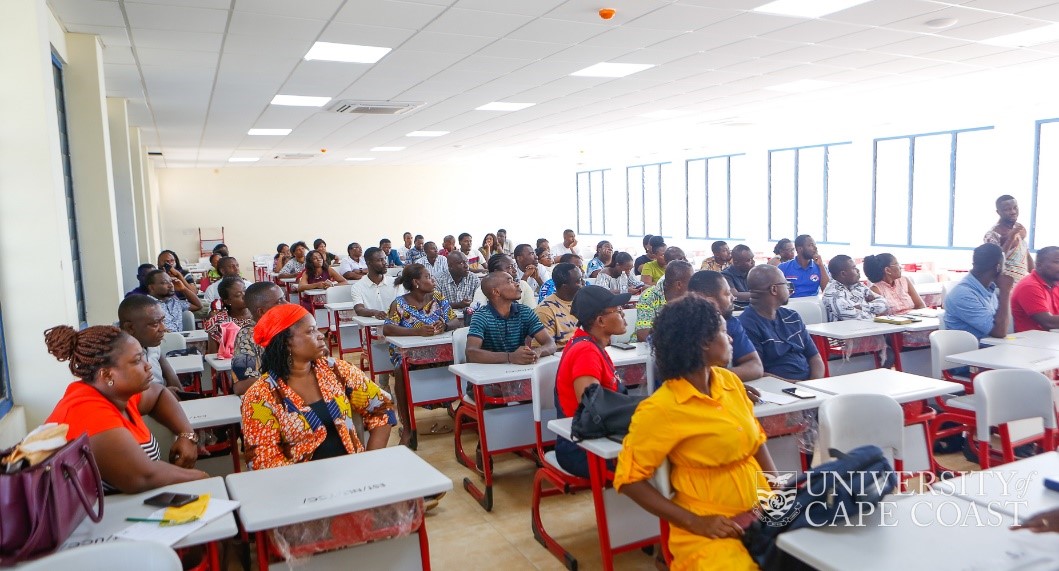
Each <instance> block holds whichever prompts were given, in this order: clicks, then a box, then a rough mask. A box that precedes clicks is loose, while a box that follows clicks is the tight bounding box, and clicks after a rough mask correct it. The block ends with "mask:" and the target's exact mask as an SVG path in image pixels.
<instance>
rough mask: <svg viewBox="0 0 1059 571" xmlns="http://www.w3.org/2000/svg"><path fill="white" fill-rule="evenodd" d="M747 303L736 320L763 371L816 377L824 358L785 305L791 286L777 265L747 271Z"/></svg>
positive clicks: (791, 376) (797, 378)
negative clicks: (748, 295) (759, 361)
mask: <svg viewBox="0 0 1059 571" xmlns="http://www.w3.org/2000/svg"><path fill="white" fill-rule="evenodd" d="M747 285H748V286H749V287H750V306H749V307H747V308H746V311H744V312H743V314H742V315H740V316H739V322H740V323H742V324H743V329H745V330H746V334H747V336H748V337H750V341H751V342H752V343H753V344H754V348H755V349H757V353H758V355H759V356H760V357H761V362H762V365H764V367H765V374H766V375H771V376H773V377H778V378H781V379H786V380H789V381H804V380H806V379H819V378H820V377H823V376H824V361H823V359H821V358H820V353H819V352H818V351H817V350H816V345H815V344H814V343H813V341H812V339H811V338H810V337H809V332H808V331H806V330H805V324H804V323H802V318H801V317H799V316H798V313H797V312H795V311H793V310H790V309H787V308H786V307H783V306H784V305H787V300H788V299H790V297H791V293H792V292H793V290H794V288H793V286H792V285H791V283H790V282H788V281H787V279H786V278H785V277H784V276H783V272H781V271H780V270H779V268H777V267H776V266H770V265H767V264H765V265H760V266H755V267H754V268H753V269H751V270H750V273H749V274H747Z"/></svg>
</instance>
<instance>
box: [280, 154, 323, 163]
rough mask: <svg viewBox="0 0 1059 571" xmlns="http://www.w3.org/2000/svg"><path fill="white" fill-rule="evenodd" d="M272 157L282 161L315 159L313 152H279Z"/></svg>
mask: <svg viewBox="0 0 1059 571" xmlns="http://www.w3.org/2000/svg"><path fill="white" fill-rule="evenodd" d="M272 158H274V159H280V160H284V161H299V160H305V159H315V158H316V154H315V153H280V154H278V155H276V156H274V157H272Z"/></svg>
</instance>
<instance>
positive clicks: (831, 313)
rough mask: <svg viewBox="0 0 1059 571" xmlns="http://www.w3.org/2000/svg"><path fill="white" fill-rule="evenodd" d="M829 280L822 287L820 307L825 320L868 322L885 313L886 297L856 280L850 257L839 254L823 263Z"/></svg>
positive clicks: (854, 265) (853, 264) (855, 270)
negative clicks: (824, 310) (821, 303)
mask: <svg viewBox="0 0 1059 571" xmlns="http://www.w3.org/2000/svg"><path fill="white" fill-rule="evenodd" d="M827 270H828V272H830V273H831V281H830V282H829V283H828V284H827V287H826V288H824V296H823V300H824V308H825V309H826V310H827V320H828V321H848V320H854V319H856V320H861V321H871V320H873V319H875V317H876V316H877V315H886V310H887V309H889V305H887V303H886V300H885V299H883V297H882V296H881V295H879V294H877V293H875V292H873V291H871V290H870V289H868V286H866V285H864V284H862V283H860V269H858V268H857V264H856V263H854V262H853V258H850V257H849V256H844V255H841V254H839V255H838V256H835V257H834V258H831V261H830V262H828V264H827Z"/></svg>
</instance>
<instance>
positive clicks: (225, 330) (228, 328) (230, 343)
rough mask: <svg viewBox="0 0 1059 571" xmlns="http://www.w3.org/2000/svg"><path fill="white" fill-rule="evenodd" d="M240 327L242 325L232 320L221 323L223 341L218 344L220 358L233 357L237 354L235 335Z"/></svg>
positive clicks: (218, 356)
mask: <svg viewBox="0 0 1059 571" xmlns="http://www.w3.org/2000/svg"><path fill="white" fill-rule="evenodd" d="M240 329H242V327H239V325H237V324H236V323H235V322H232V321H225V322H224V323H222V324H221V342H220V343H218V344H217V358H218V359H231V358H232V355H234V354H235V336H236V335H238V334H239V330H240Z"/></svg>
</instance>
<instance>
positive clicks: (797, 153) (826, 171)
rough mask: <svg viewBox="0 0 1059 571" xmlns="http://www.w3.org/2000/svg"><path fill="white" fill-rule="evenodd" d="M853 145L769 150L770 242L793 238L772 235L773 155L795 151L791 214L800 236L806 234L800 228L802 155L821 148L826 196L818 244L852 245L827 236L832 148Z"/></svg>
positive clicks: (824, 197)
mask: <svg viewBox="0 0 1059 571" xmlns="http://www.w3.org/2000/svg"><path fill="white" fill-rule="evenodd" d="M852 144H853V141H838V142H834V143H819V144H815V145H800V146H797V147H785V148H782V149H769V151H768V237H769V238H768V239H769V241H770V242H775V241H777V240H779V239H781V238H791V237H790V236H774V235H773V234H772V153H782V152H787V151H794V208H792V209H791V212H792V213H793V216H794V235H795V236H799V235H801V234H804V233H805V232H801V231H800V229H799V228H798V193H799V189H798V178H799V177H798V175H799V174H800V173H799V171H800V170H801V164H800V154H801V151H802V150H804V149H819V148H823V149H824V164H823V168H824V176H823V181H824V188H823V193H824V194H823V201H822V202H823V216H822V217H821V220H823V227H822V232H823V234H822V235H821V236H820V240H819V241H818V242H817V243H818V244H833V245H837V246H848V245H850V242H834V241H830V240H828V236H827V220H828V215H827V207H828V194H829V191H830V188H829V187H830V180H831V175H830V172H829V168H828V167H829V165H830V151H831V147H838V146H841V145H852Z"/></svg>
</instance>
